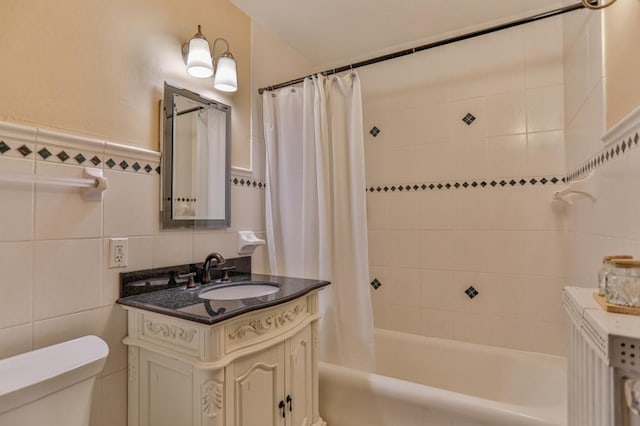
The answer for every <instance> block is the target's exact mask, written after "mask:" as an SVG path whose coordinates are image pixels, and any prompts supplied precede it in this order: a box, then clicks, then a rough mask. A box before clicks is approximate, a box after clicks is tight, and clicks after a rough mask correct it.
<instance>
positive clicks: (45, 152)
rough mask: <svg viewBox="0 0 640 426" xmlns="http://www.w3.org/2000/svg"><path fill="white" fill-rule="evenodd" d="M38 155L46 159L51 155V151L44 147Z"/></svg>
mask: <svg viewBox="0 0 640 426" xmlns="http://www.w3.org/2000/svg"><path fill="white" fill-rule="evenodd" d="M38 155H39V156H40V157H42V159H43V160H46V159H47V158H49V157H51V152H49V150H48V149H47V148H42V149H41V150H40V151H38Z"/></svg>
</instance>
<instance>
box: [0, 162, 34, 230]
mask: <svg viewBox="0 0 640 426" xmlns="http://www.w3.org/2000/svg"><path fill="white" fill-rule="evenodd" d="M33 170H34V161H33V160H21V159H17V158H0V171H1V172H2V173H12V174H13V173H16V174H27V175H30V174H33ZM33 191H34V190H33V184H29V183H9V182H3V183H2V184H0V197H1V198H2V199H3V200H6V201H5V202H3V203H0V223H3V224H9V225H10V226H2V227H0V241H19V240H30V239H32V238H33V197H34V195H33V194H34V192H33Z"/></svg>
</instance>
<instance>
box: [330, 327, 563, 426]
mask: <svg viewBox="0 0 640 426" xmlns="http://www.w3.org/2000/svg"><path fill="white" fill-rule="evenodd" d="M375 339H376V372H375V373H367V372H364V371H360V370H355V369H349V368H345V367H341V366H338V365H333V364H327V363H320V367H319V368H320V369H319V371H320V414H321V415H322V417H323V419H324V420H325V421H326V422H327V425H328V426H361V425H362V426H365V425H366V426H414V425H415V426H462V425H464V426H467V425H473V426H480V425H482V426H488V425H491V426H493V425H504V426H534V425H536V426H542V425H545V426H552V425H553V426H560V425H562V426H564V425H566V412H567V402H566V361H565V358H563V357H557V356H551V355H543V354H536V353H530V352H522V351H516V350H511V349H503V348H495V347H490V346H483V345H475V344H470V343H463V342H457V341H452V340H445V339H437V338H431V337H422V336H416V335H412V334H405V333H399V332H395V331H388V330H380V329H378V330H376V331H375Z"/></svg>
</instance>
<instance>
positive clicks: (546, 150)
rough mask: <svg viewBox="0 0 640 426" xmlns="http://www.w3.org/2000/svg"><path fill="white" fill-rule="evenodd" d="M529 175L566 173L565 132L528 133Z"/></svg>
mask: <svg viewBox="0 0 640 426" xmlns="http://www.w3.org/2000/svg"><path fill="white" fill-rule="evenodd" d="M527 166H528V168H527V171H526V172H525V173H526V175H528V176H562V175H564V173H565V158H564V132H563V131H562V130H559V131H554V132H541V133H529V134H528V135H527Z"/></svg>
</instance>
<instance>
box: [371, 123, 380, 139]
mask: <svg viewBox="0 0 640 426" xmlns="http://www.w3.org/2000/svg"><path fill="white" fill-rule="evenodd" d="M369 133H371V136H373V137H374V138H375V137H376V136H378V135H379V134H380V129H378V128H377V127H376V126H373V127H372V128H371V130H369Z"/></svg>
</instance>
